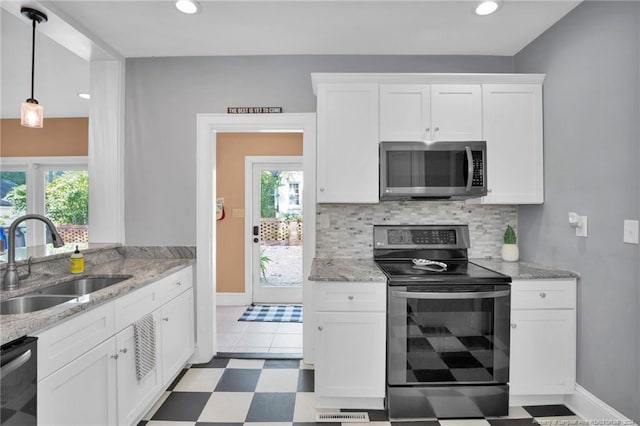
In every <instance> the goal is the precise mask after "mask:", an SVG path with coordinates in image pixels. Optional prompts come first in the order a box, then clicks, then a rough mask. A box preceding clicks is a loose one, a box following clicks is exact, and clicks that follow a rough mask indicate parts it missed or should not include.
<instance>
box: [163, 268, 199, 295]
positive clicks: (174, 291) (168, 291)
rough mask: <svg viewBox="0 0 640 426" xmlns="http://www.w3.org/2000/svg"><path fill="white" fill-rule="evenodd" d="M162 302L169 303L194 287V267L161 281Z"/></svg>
mask: <svg viewBox="0 0 640 426" xmlns="http://www.w3.org/2000/svg"><path fill="white" fill-rule="evenodd" d="M160 283H161V284H160V285H161V287H162V288H161V290H160V292H161V293H160V301H161V303H167V302H168V301H169V300H171V299H173V298H174V297H176V296H177V295H179V294H180V293H183V292H185V291H187V290H188V289H190V288H191V287H192V286H193V267H191V266H188V267H186V268H184V269H181V270H180V271H178V272H176V273H173V274H171V275H169V276H168V277H165V278H163V279H162V280H160Z"/></svg>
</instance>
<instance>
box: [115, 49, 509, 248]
mask: <svg viewBox="0 0 640 426" xmlns="http://www.w3.org/2000/svg"><path fill="white" fill-rule="evenodd" d="M312 72H513V59H512V58H511V57H480V56H471V57H469V56H467V57H459V56H430V57H425V56H255V57H191V58H148V59H128V60H127V64H126V123H125V126H126V127H125V131H126V136H125V138H126V142H125V144H126V147H125V163H126V164H125V173H126V177H125V179H126V194H125V197H126V198H125V202H126V207H125V209H126V213H125V226H126V243H127V244H134V245H194V244H195V241H196V224H195V222H196V213H195V205H196V187H195V185H196V180H195V179H196V170H195V169H196V114H197V113H224V112H226V107H228V106H282V107H283V108H284V111H285V112H289V113H292V112H313V111H315V109H316V98H315V96H314V94H313V92H312V89H311V78H310V74H311V73H312Z"/></svg>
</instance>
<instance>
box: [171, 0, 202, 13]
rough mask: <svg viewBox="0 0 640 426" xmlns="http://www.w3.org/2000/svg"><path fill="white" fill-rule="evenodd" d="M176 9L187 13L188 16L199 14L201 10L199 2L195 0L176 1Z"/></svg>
mask: <svg viewBox="0 0 640 426" xmlns="http://www.w3.org/2000/svg"><path fill="white" fill-rule="evenodd" d="M176 7H177V8H178V10H179V11H180V12H182V13H186V14H188V15H193V14H194V13H198V11H199V10H200V5H199V4H198V2H197V1H194V0H178V1H176Z"/></svg>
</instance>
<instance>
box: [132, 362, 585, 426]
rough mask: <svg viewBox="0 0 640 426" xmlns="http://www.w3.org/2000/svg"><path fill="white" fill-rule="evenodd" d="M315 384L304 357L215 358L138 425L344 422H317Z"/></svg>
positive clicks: (373, 416)
mask: <svg viewBox="0 0 640 426" xmlns="http://www.w3.org/2000/svg"><path fill="white" fill-rule="evenodd" d="M313 387H314V371H313V369H312V367H311V366H308V365H306V364H304V363H302V362H301V361H299V360H290V359H288V360H275V359H274V360H271V359H268V360H264V359H221V358H214V359H213V360H211V361H210V362H209V363H207V364H198V365H193V366H191V368H188V369H185V370H183V371H182V372H181V374H180V375H179V376H178V378H176V380H174V382H173V383H172V384H171V386H170V387H169V388H168V389H167V391H166V392H165V393H164V394H163V396H162V398H161V399H160V400H159V401H158V403H157V404H156V406H155V407H154V408H152V409H151V410H150V411H149V413H147V415H146V416H145V417H144V419H143V420H142V421H141V422H140V423H139V424H138V426H213V425H218V426H224V425H229V426H241V425H243V424H244V425H259V426H279V425H282V426H310V425H313V424H318V425H324V426H340V425H341V424H340V423H324V422H323V423H315V418H316V417H315V416H316V410H315V395H314V393H313ZM357 411H362V410H357ZM368 413H369V419H370V422H369V423H364V424H368V425H371V426H402V425H405V426H418V425H419V426H529V425H532V424H533V425H535V424H540V425H543V426H545V425H549V426H551V425H555V426H558V425H560V426H571V425H579V424H582V425H587V424H588V423H587V422H586V421H585V422H581V421H580V419H579V417H577V416H576V415H575V414H574V413H573V412H571V410H569V409H568V408H567V407H565V406H563V405H546V406H526V407H510V410H509V416H508V417H501V418H486V419H468V420H450V419H448V420H437V419H433V420H429V421H421V422H391V421H389V418H388V417H387V414H386V412H385V411H383V410H374V411H368ZM342 425H343V426H357V425H358V424H357V423H343V424H342Z"/></svg>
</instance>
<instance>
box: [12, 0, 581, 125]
mask: <svg viewBox="0 0 640 426" xmlns="http://www.w3.org/2000/svg"><path fill="white" fill-rule="evenodd" d="M579 2H580V1H579V0H547V1H544V0H535V1H526V0H504V2H503V4H502V7H501V8H500V10H499V11H498V12H497V13H495V14H494V15H490V16H486V17H479V16H476V15H475V14H474V13H473V9H474V5H475V4H477V2H476V1H458V0H448V1H430V0H413V1H393V0H387V1H381V0H380V1H370V0H341V1H340V0H338V1H329V0H315V1H312V0H285V1H271V0H259V1H243V0H201V1H200V4H201V11H200V12H199V13H197V14H195V15H184V14H182V13H180V12H178V11H177V10H176V8H175V6H174V2H173V1H171V0H162V1H157V0H148V1H126V0H125V1H119V0H110V1H95V0H86V1H83V0H73V1H57V0H55V1H54V0H49V1H41V2H36V3H34V2H28V4H29V5H35V6H36V7H41V8H43V9H44V10H45V11H46V12H47V13H49V14H50V15H51V14H54V15H55V16H56V17H59V18H61V19H62V21H64V22H66V23H68V24H71V26H72V27H75V28H76V29H77V30H79V32H81V33H83V34H84V36H87V37H88V38H89V39H91V40H93V41H95V42H98V43H99V44H100V45H101V46H102V47H105V48H106V50H107V51H109V52H111V53H113V54H114V55H116V56H121V57H125V58H131V57H154V56H155V57H164V56H217V55H298V54H304V55H320V54H345V55H357V54H360V55H435V54H444V55H499V56H512V55H514V54H516V53H517V52H518V51H520V50H521V49H522V48H523V47H525V46H526V45H527V44H528V43H530V42H531V41H532V40H534V39H535V38H536V37H537V36H539V35H540V34H541V33H543V32H544V31H545V30H546V29H548V28H549V27H550V26H551V25H553V24H554V23H555V22H557V21H558V20H559V19H560V18H562V17H563V16H564V15H565V14H567V13H568V12H569V11H570V10H571V9H573V8H574V7H575V6H576V5H577V4H579ZM7 4H10V5H11V4H13V9H14V11H13V14H14V15H15V14H16V10H18V9H19V8H18V7H17V5H21V4H23V3H22V2H16V1H12V0H8V1H7V0H4V1H3V4H2V7H3V8H4V9H7V10H10V9H11V7H12V6H6V5H7ZM3 12H4V13H3V14H2V15H3V16H2V95H3V96H2V98H3V99H2V114H3V117H6V115H5V114H6V113H8V112H9V111H5V100H6V102H7V103H9V102H10V103H11V107H12V108H16V109H17V107H13V104H15V103H16V102H18V103H19V102H21V101H22V100H24V99H23V98H26V97H27V95H28V87H29V82H28V70H29V54H30V51H29V44H28V43H29V41H30V34H29V33H30V31H29V30H30V28H29V22H28V21H27V20H26V19H24V18H22V17H17V16H13V15H11V14H10V13H6V11H3ZM5 15H8V17H7V19H5ZM5 21H7V22H5ZM20 24H22V26H21V25H20ZM44 25H49V26H50V27H49V28H47V30H50V29H51V27H52V26H55V25H59V24H58V22H56V21H55V20H51V19H50V21H49V22H48V23H46V24H43V25H41V26H39V27H38V28H39V31H40V29H41V28H42V30H44ZM42 38H46V37H42ZM40 43H41V40H38V45H37V46H38V47H37V62H38V63H39V62H40V61H42V62H45V61H46V60H47V59H46V57H43V56H44V55H46V54H47V52H49V53H51V54H53V53H52V52H55V56H56V57H57V58H59V60H60V61H64V62H65V64H64V66H63V67H60V69H61V71H62V73H63V74H64V75H59V76H58V78H57V79H56V81H61V80H60V79H62V80H65V79H66V80H69V81H71V82H80V81H82V82H83V84H84V83H85V82H86V84H85V87H88V66H87V65H86V63H84V64H79V63H77V62H78V61H76V60H74V59H73V58H70V57H69V56H70V55H69V52H68V51H67V52H66V54H65V53H64V52H60V51H64V50H65V49H64V48H62V47H61V46H60V45H57V47H56V46H53V47H52V46H47V45H46V43H45V42H44V41H42V44H40ZM52 43H53V42H52ZM62 43H63V44H65V41H64V40H62ZM53 44H54V45H55V44H56V43H53ZM7 51H8V52H7ZM8 54H9V55H10V58H8V57H7V55H8ZM71 56H73V54H71ZM7 61H10V62H9V63H8V62H7ZM81 61H82V60H81ZM82 62H84V61H82ZM14 65H15V70H11V68H12V67H14ZM5 69H7V71H5ZM55 69H56V67H55V66H53V65H52V64H51V67H47V68H46V70H47V71H46V73H53V72H54V71H55ZM84 73H86V74H87V76H85V77H83V78H79V74H84ZM43 74H44V73H43V72H40V73H38V71H36V81H37V88H36V98H37V99H39V100H41V98H42V100H41V102H42V103H43V104H45V108H57V107H55V104H56V101H55V100H54V99H58V97H57V96H52V97H51V99H50V100H48V105H50V107H47V103H45V101H44V98H43V97H44V95H45V94H46V95H47V97H48V96H49V95H48V94H47V93H46V90H48V89H45V87H46V88H49V87H50V86H49V85H51V86H52V87H54V88H55V89H56V90H57V89H58V88H59V89H63V90H67V89H68V88H65V87H62V86H63V85H60V84H57V83H54V84H51V83H50V82H48V81H46V80H45V78H46V76H45V75H43ZM8 79H11V80H12V81H11V83H9V82H8ZM14 79H18V80H21V81H19V82H18V81H14ZM5 81H6V82H7V84H5ZM25 81H26V82H25ZM9 86H10V87H15V88H16V90H17V91H18V92H19V99H20V100H19V101H17V100H15V99H14V98H13V96H14V94H13V93H12V91H11V90H10V89H8V88H7V87H9ZM58 86H61V87H58ZM18 88H19V90H18ZM51 90H53V89H51ZM86 90H88V89H86ZM73 91H75V92H74V93H73V95H74V96H75V94H76V93H77V91H80V89H77V88H74V89H73ZM8 96H10V97H11V99H10V100H9V99H6V98H7V97H8ZM16 96H17V95H16ZM59 99H63V97H62V95H61V96H60V97H59ZM64 99H65V103H67V101H66V99H67V98H66V97H64ZM69 102H70V104H69V106H71V104H73V103H76V102H75V100H74V102H71V101H69ZM87 108H88V107H87V106H86V105H85V109H87ZM51 112H52V111H51V109H45V114H46V115H49V114H50V113H51ZM61 114H62V113H61ZM86 114H88V109H87V113H86ZM86 114H85V115H86ZM14 115H15V114H14ZM58 116H68V115H58Z"/></svg>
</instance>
